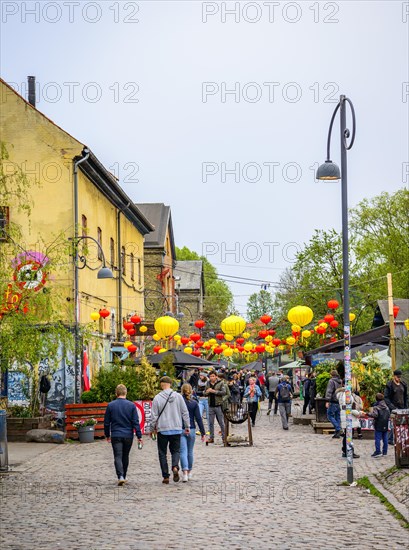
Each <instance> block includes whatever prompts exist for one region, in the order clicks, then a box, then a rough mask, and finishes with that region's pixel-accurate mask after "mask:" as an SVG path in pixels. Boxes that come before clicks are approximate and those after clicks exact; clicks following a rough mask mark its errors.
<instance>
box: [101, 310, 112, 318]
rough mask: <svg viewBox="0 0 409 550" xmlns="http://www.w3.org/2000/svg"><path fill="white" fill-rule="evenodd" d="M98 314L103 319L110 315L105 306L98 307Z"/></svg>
mask: <svg viewBox="0 0 409 550" xmlns="http://www.w3.org/2000/svg"><path fill="white" fill-rule="evenodd" d="M99 314H100V315H101V317H102V318H103V319H106V318H107V317H109V315H110V313H109V311H108V310H107V309H106V308H103V309H100V310H99Z"/></svg>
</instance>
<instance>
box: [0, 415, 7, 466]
mask: <svg viewBox="0 0 409 550" xmlns="http://www.w3.org/2000/svg"><path fill="white" fill-rule="evenodd" d="M8 469H9V455H8V448H7V416H6V411H5V410H0V472H7V471H8Z"/></svg>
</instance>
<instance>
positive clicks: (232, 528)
mask: <svg viewBox="0 0 409 550" xmlns="http://www.w3.org/2000/svg"><path fill="white" fill-rule="evenodd" d="M265 407H266V405H265V404H263V406H262V413H261V416H260V417H259V418H258V419H257V423H256V427H255V428H254V447H252V448H249V447H244V446H240V447H234V448H233V447H231V448H224V447H223V446H221V445H220V444H216V445H209V446H208V447H206V446H205V445H204V444H202V443H201V442H200V439H199V438H198V439H197V443H196V447H195V455H196V465H195V467H194V480H192V481H191V482H188V483H182V482H179V483H177V484H175V483H173V482H172V481H171V483H170V485H169V486H164V485H162V483H161V476H160V470H159V465H158V461H157V453H156V443H155V442H153V441H151V440H148V439H146V444H145V447H144V449H143V450H141V451H140V450H138V449H137V446H136V445H134V446H133V449H132V452H131V466H130V470H129V472H128V478H129V484H128V485H126V486H125V487H123V488H118V487H117V486H116V481H115V478H114V468H113V459H112V450H111V446H110V445H108V444H107V443H106V441H98V442H95V443H93V444H89V445H80V444H66V445H60V446H55V447H54V448H53V450H52V451H51V452H47V453H44V454H41V455H39V456H37V457H36V458H35V459H33V460H31V461H30V462H28V463H26V464H25V467H26V470H25V471H24V472H20V473H16V474H12V475H8V476H7V477H5V478H3V479H2V481H1V483H0V490H1V493H0V499H1V513H0V548H1V549H2V550H37V549H38V550H40V549H41V550H56V549H64V550H77V549H78V550H80V549H81V550H82V549H84V550H93V549H95V550H111V549H112V550H113V549H121V550H122V549H124V550H137V549H138V550H139V549H141V550H142V549H143V550H164V549H165V548H171V549H178V550H184V549H188V548H189V549H190V548H192V547H193V548H195V549H202V548H203V549H204V548H206V549H207V550H209V549H212V550H217V549H219V548H229V549H244V548H246V549H247V548H260V549H263V550H266V549H271V548H274V549H280V550H281V549H291V550H292V549H294V548H301V547H304V548H306V549H307V550H309V549H341V548H344V547H347V548H348V550H353V549H359V550H369V549H371V550H373V549H382V550H383V549H384V548H388V549H400V550H402V549H404V548H409V544H408V531H407V530H406V529H404V528H403V527H401V525H400V524H399V522H398V521H397V520H396V519H394V518H393V517H392V516H391V515H390V514H389V512H388V511H387V510H386V509H385V507H384V506H383V505H382V504H381V503H380V502H379V500H378V499H377V498H375V497H373V496H371V495H369V494H368V493H367V492H366V491H364V490H362V489H359V488H357V487H345V486H338V485H337V483H341V482H342V481H344V480H345V479H346V462H345V460H343V459H342V458H341V457H340V455H341V449H340V445H341V443H340V440H333V439H331V437H330V436H325V435H315V434H314V433H313V431H312V429H311V428H310V427H309V426H293V425H292V423H291V424H290V429H289V431H284V430H282V428H281V425H280V421H279V417H276V416H270V417H268V416H266V414H265ZM297 410H298V408H294V413H295V414H297ZM242 429H243V428H242V427H238V428H235V429H234V432H235V433H240V431H241V430H242ZM356 451H357V452H359V453H360V454H361V456H362V458H360V459H359V460H356V461H355V462H354V466H355V474H356V477H360V476H362V475H366V474H367V473H374V472H376V471H378V470H385V469H386V468H388V467H391V466H393V464H394V459H393V455H392V454H391V455H390V456H388V457H386V458H384V459H380V460H373V459H371V458H370V454H371V453H372V451H373V442H372V441H357V442H356Z"/></svg>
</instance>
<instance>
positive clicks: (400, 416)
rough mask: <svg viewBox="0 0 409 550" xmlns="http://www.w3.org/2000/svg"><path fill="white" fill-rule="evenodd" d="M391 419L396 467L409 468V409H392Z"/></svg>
mask: <svg viewBox="0 0 409 550" xmlns="http://www.w3.org/2000/svg"><path fill="white" fill-rule="evenodd" d="M392 420H393V435H394V437H395V464H396V466H397V467H398V468H409V409H397V410H395V411H392Z"/></svg>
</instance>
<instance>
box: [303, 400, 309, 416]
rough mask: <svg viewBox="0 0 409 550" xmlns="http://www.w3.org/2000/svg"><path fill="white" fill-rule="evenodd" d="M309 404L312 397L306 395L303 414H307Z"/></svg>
mask: <svg viewBox="0 0 409 550" xmlns="http://www.w3.org/2000/svg"><path fill="white" fill-rule="evenodd" d="M309 404H310V396H309V395H306V396H305V397H304V405H303V408H302V413H303V414H305V413H306V412H307V407H308V405H309Z"/></svg>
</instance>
